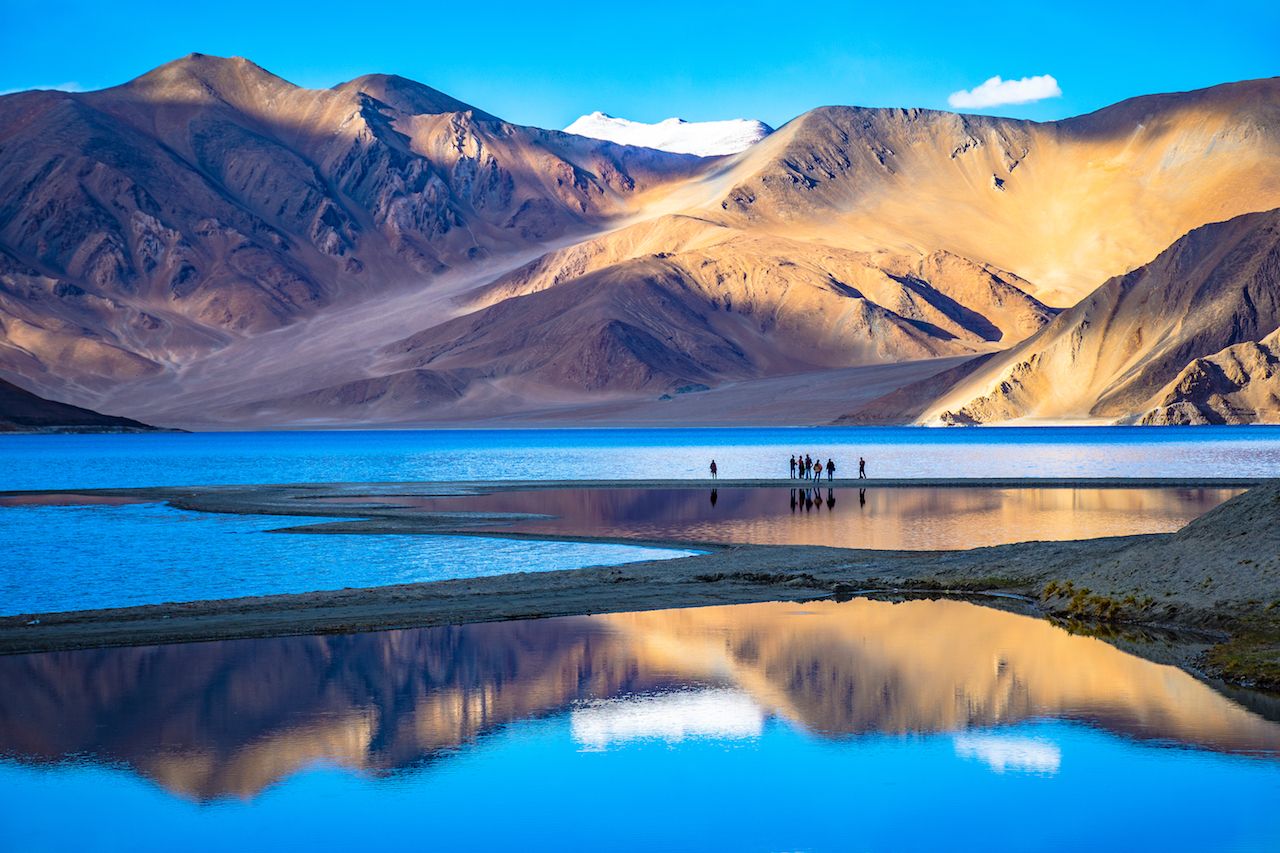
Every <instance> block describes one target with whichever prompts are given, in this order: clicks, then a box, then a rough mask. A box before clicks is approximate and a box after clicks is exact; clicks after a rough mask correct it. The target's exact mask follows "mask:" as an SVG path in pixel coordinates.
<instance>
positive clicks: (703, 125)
mask: <svg viewBox="0 0 1280 853" xmlns="http://www.w3.org/2000/svg"><path fill="white" fill-rule="evenodd" d="M564 130H565V133H576V134H577V135H578V136H589V137H591V138H592V139H603V140H605V141H607V142H616V143H618V144H619V145H637V146H640V147H642V148H657V149H658V150H659V151H670V152H672V153H675V154H697V155H698V156H699V157H715V156H717V155H720V154H737V153H738V152H739V151H745V150H746V149H748V148H750V147H751V146H752V145H754V144H755V143H757V142H759V141H760V140H761V139H764V138H765V137H766V136H768V135H769V134H770V133H772V132H773V128H771V127H769V125H767V124H765V123H764V122H761V121H756V120H755V119H746V118H733V119H728V120H727V121H685V120H684V119H681V118H669V119H665V120H663V121H660V122H658V123H656V124H646V123H644V122H642V121H630V120H628V119H625V118H615V117H613V116H611V115H606V114H605V113H601V112H594V113H591V114H590V115H585V116H583V117H582V118H580V119H578V120H577V121H575V122H574V123H573V124H571V125H569V126H568V127H566V128H565V129H564Z"/></svg>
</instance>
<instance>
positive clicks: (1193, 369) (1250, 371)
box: [1139, 329, 1280, 425]
mask: <svg viewBox="0 0 1280 853" xmlns="http://www.w3.org/2000/svg"><path fill="white" fill-rule="evenodd" d="M1259 422H1261V423H1276V422H1280V329H1277V330H1276V331H1274V332H1272V333H1271V334H1269V335H1267V336H1266V337H1265V338H1263V339H1262V340H1260V341H1249V342H1248V343H1243V344H1236V345H1235V346H1230V347H1227V348H1226V349H1224V350H1223V351H1222V352H1219V353H1215V354H1214V355H1211V356H1209V357H1208V358H1197V359H1196V360H1195V361H1193V362H1191V363H1190V364H1188V365H1187V366H1186V368H1184V369H1183V371H1182V372H1181V373H1179V374H1178V376H1177V378H1176V379H1174V380H1173V382H1171V383H1169V385H1168V386H1166V388H1165V391H1164V394H1163V395H1161V396H1160V397H1159V400H1158V402H1157V403H1156V405H1155V408H1153V409H1151V411H1149V412H1147V413H1146V414H1144V415H1143V416H1142V418H1141V420H1140V421H1139V423H1142V424H1145V425H1162V424H1178V425H1192V424H1248V423H1259Z"/></svg>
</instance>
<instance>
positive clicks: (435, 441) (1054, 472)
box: [0, 427, 1280, 491]
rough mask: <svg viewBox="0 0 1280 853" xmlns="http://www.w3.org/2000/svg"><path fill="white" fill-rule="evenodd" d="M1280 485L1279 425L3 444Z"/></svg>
mask: <svg viewBox="0 0 1280 853" xmlns="http://www.w3.org/2000/svg"><path fill="white" fill-rule="evenodd" d="M792 453H809V454H812V455H814V456H821V457H822V458H824V459H826V458H828V457H834V458H835V459H836V462H837V464H838V465H840V466H841V467H840V473H841V474H844V475H851V474H853V473H854V471H855V470H856V464H857V458H858V456H859V455H861V456H864V457H866V459H867V463H868V473H869V474H870V475H871V476H873V477H980V476H1001V477H1048V476H1082V477H1100V476H1188V477H1194V476H1220V477H1226V476H1243V477H1259V476H1277V475H1280V427H1169V428H1135V427H1097V428H1095V427H1070V428H1046V427H1037V428H986V429H922V428H910V427H895V428H869V427H839V428H838V427H821V428H769V429H685V430H680V429H676V430H652V429H651V430H633V429H596V430H492V431H485V430H441V431H407V432H273V433H196V434H190V435H185V434H154V435H49V436H42V435H28V436H4V437H0V491H3V490H14V489H73V488H82V489H83V488H95V487H112V486H117V487H126V486H158V485H174V486H177V485H212V484H231V483H293V482H375V481H403V480H437V481H438V480H470V479H474V480H497V479H531V480H540V479H637V478H640V479H644V478H653V477H680V478H689V477H704V476H706V471H707V464H708V462H709V461H710V459H711V458H712V457H714V458H715V459H716V461H717V463H718V464H719V467H720V476H721V477H726V478H733V477H774V476H776V477H784V476H786V462H787V459H788V457H789V456H790V455H791V454H792Z"/></svg>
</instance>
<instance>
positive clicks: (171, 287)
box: [0, 55, 1280, 426]
mask: <svg viewBox="0 0 1280 853" xmlns="http://www.w3.org/2000/svg"><path fill="white" fill-rule="evenodd" d="M1278 129H1280V78H1270V79H1266V80H1258V81H1245V82H1241V83H1236V84H1223V85H1222V86H1218V87H1213V88H1211V89H1206V90H1197V91H1194V92H1190V93H1180V94H1177V93H1175V94H1170V95H1160V96H1143V97H1140V98H1135V99H1130V100H1127V101H1124V102H1120V103H1118V104H1115V105H1112V106H1111V107H1108V108H1104V109H1103V110H1099V111H1096V112H1094V113H1090V114H1087V115H1084V116H1079V117H1075V118H1071V119H1064V120H1062V121H1059V122H1050V123H1036V122H1026V121H1020V120H1014V119H1003V118H999V117H988V116H971V115H964V114H957V113H947V112H939V111H929V110H914V109H883V108H859V107H823V108H818V109H815V110H811V111H809V112H807V113H805V114H804V115H802V116H799V117H797V118H796V119H793V120H792V121H791V122H788V123H787V124H785V125H783V126H782V127H781V128H779V129H778V130H777V131H775V132H774V133H772V134H770V135H768V136H766V137H765V138H764V139H762V140H761V141H759V142H757V143H755V144H753V145H751V146H750V147H749V148H747V149H745V150H744V151H742V152H740V153H736V154H728V155H724V156H721V157H716V158H700V157H696V156H692V155H682V154H673V153H669V152H662V151H657V150H653V149H649V148H638V147H633V146H626V145H618V144H615V143H611V142H604V141H599V140H593V139H589V138H586V137H582V136H578V135H574V134H567V133H563V132H560V131H555V130H543V129H540V128H529V127H522V126H519V125H514V124H511V123H508V122H505V121H503V120H502V119H501V118H499V117H496V116H494V115H492V114H490V113H487V112H485V111H483V110H481V109H479V108H476V107H473V106H471V105H469V104H466V103H464V102H462V101H460V100H457V99H455V98H452V97H451V96H449V95H447V94H445V93H442V92H439V91H438V90H435V89H432V88H431V87H429V86H425V85H423V84H419V83H415V82H414V81H411V80H407V79H406V78H403V77H398V76H396V75H385V74H369V75H362V76H360V77H356V78H354V79H352V80H348V81H345V82H342V83H338V84H336V85H334V86H333V87H330V88H328V89H304V88H301V87H297V86H294V85H293V84H291V83H289V82H288V81H286V80H283V79H282V78H280V77H277V76H275V75H273V74H271V73H270V72H269V71H266V70H265V69H262V68H260V67H259V66H257V65H254V64H253V63H252V62H249V61H248V60H245V59H240V58H235V59H223V58H219V57H209V56H203V55H193V56H190V57H185V58H183V59H180V60H176V61H174V62H172V63H167V64H166V65H164V66H161V67H160V68H158V69H155V70H153V71H151V72H148V73H147V74H144V75H141V76H140V77H138V78H135V80H133V81H130V82H129V83H125V84H122V85H121V86H117V87H112V88H110V89H104V90H99V91H97V92H89V93H65V92H26V93H17V94H12V95H7V96H2V97H0V191H2V192H0V374H2V375H5V376H8V377H11V378H14V379H18V380H20V381H22V382H23V383H24V384H26V385H28V386H29V387H32V388H33V389H35V390H36V391H37V392H39V393H43V394H45V395H50V396H57V397H59V398H62V399H68V400H70V401H72V402H74V403H76V404H78V405H86V406H90V407H94V408H106V409H108V410H114V411H127V412H130V413H131V414H137V415H138V416H140V417H143V418H144V419H146V420H150V421H152V422H160V423H174V424H183V425H190V426H196V425H200V424H217V425H221V426H234V425H236V424H238V423H254V424H256V425H265V426H271V425H273V424H277V423H292V422H295V421H297V420H298V419H299V418H302V419H305V418H307V417H311V416H314V415H316V414H317V410H319V414H320V415H321V416H323V413H324V411H325V410H326V409H328V410H330V411H331V413H332V421H333V422H334V423H342V422H346V423H364V422H368V423H379V422H383V421H382V420H381V419H383V418H384V415H383V414H381V412H382V411H383V407H384V406H386V405H388V404H386V403H385V401H387V400H389V399H392V398H394V400H395V404H394V406H390V407H389V408H388V412H390V409H394V410H395V411H394V413H391V414H388V415H386V416H385V417H387V418H390V419H391V420H392V421H394V422H397V423H401V422H410V423H412V422H420V423H428V422H431V421H432V420H433V419H436V418H441V417H445V418H454V417H456V416H457V414H456V413H457V412H459V411H467V412H474V413H475V417H477V418H480V419H483V418H485V417H487V416H490V415H492V416H501V417H519V416H520V413H521V412H522V411H534V410H542V409H544V408H545V407H546V406H547V405H555V406H561V405H563V406H567V407H569V409H567V410H566V411H569V410H571V409H572V407H573V406H576V405H583V404H588V403H590V404H593V405H594V403H596V402H599V401H610V400H618V401H622V400H626V401H628V402H627V405H628V406H631V405H633V404H639V403H641V402H643V401H644V400H646V399H647V400H652V401H655V402H656V401H657V400H658V399H659V398H661V397H664V396H670V394H671V393H672V392H674V391H675V390H677V389H682V388H686V387H694V386H697V387H702V386H706V387H711V388H715V387H718V386H719V385H721V384H726V383H728V384H735V383H736V384H743V383H746V384H743V388H744V389H745V388H746V387H747V385H749V383H751V382H757V381H766V380H769V381H771V380H772V379H775V378H777V377H780V376H786V375H793V374H794V375H812V376H815V377H816V376H818V375H819V374H821V373H822V372H824V371H844V370H873V369H874V368H875V367H876V366H877V365H886V366H888V365H894V364H902V363H906V362H911V361H913V360H924V361H931V360H934V359H944V360H945V359H956V358H959V357H963V356H966V355H967V356H977V355H983V354H989V353H992V352H998V351H1000V350H1006V349H1008V348H1009V347H1011V346H1015V345H1017V344H1018V343H1019V342H1020V341H1022V340H1023V339H1025V338H1028V337H1029V336H1033V335H1035V334H1036V333H1037V331H1038V330H1039V329H1040V328H1041V327H1042V326H1044V325H1045V324H1046V323H1049V322H1050V321H1053V319H1054V317H1055V316H1060V315H1059V314H1058V310H1059V308H1060V307H1062V306H1066V305H1070V304H1073V303H1075V302H1077V301H1078V298H1077V296H1079V297H1084V296H1085V295H1087V294H1088V293H1090V292H1092V291H1093V289H1094V288H1095V287H1096V286H1098V285H1100V284H1102V283H1103V282H1104V281H1106V280H1107V279H1108V278H1111V277H1114V276H1115V275H1124V274H1128V273H1130V272H1132V271H1133V270H1136V269H1138V268H1140V267H1142V266H1143V265H1146V264H1148V263H1149V262H1150V261H1151V259H1152V258H1155V257H1156V256H1158V255H1159V254H1160V253H1161V252H1163V251H1165V250H1166V249H1167V248H1168V247H1169V246H1170V245H1172V244H1173V243H1174V242H1176V241H1177V240H1178V239H1180V238H1182V237H1183V236H1184V235H1185V234H1187V233H1188V232H1190V231H1193V230H1194V229H1196V228H1198V227H1200V226H1203V225H1205V224H1206V223H1209V222H1217V221H1225V220H1228V219H1231V218H1233V217H1236V216H1239V215H1242V214H1246V213H1250V212H1254V211H1256V210H1269V209H1272V208H1275V207H1280V165H1278V164H1280V130H1278ZM1161 241H1163V242H1161ZM508 302H510V303H511V304H510V305H506V304H505V303H508ZM525 312H530V313H525ZM562 315H563V316H565V317H573V318H576V319H575V320H573V321H565V320H562V319H561V317H562ZM535 317H541V318H542V319H541V320H538V321H537V322H534V320H533V318H535ZM526 321H527V322H526ZM530 324H532V325H534V326H538V327H539V328H540V329H541V333H540V334H538V335H530V334H528V331H529V326H530ZM539 324H542V325H540V326H539ZM1269 331H1271V330H1270V329H1268V330H1263V331H1259V332H1258V334H1257V336H1256V338H1255V339H1260V338H1261V337H1262V336H1263V335H1265V334H1266V333H1267V332H1269ZM1217 340H1219V341H1222V340H1224V339H1222V338H1218V339H1217ZM515 342H523V343H519V344H518V345H517V344H516V343H515ZM1239 342H1240V341H1235V343H1239ZM1218 349H1221V347H1218V348H1216V349H1215V350H1213V352H1217V351H1218ZM1213 352H1203V353H1195V356H1197V357H1207V356H1210V355H1212V354H1213ZM994 358H995V360H997V361H998V360H999V356H996V357H994ZM948 363H950V362H948ZM1185 366H1186V362H1183V363H1182V364H1180V365H1178V369H1181V368H1182V367H1185ZM853 375H854V374H850V376H851V377H852V376H853ZM857 375H858V376H860V377H862V376H869V374H864V373H860V374H857ZM901 375H907V374H906V373H903V374H901ZM912 375H919V373H918V372H916V373H913V374H912ZM975 375H980V374H975ZM1172 378H1173V377H1172V376H1170V377H1166V379H1172ZM850 381H854V380H853V379H851V380H850ZM857 381H863V380H861V379H859V380H857ZM870 381H872V383H873V384H875V383H876V382H877V381H878V380H870ZM823 387H824V388H826V389H827V391H826V393H838V390H837V386H836V385H833V384H831V383H824V384H823ZM850 393H851V394H852V396H853V397H858V396H859V395H858V394H857V393H855V392H854V390H853V389H850ZM375 397H376V400H377V401H380V402H378V403H377V404H376V405H369V401H370V400H372V399H373V398H375ZM307 401H310V402H307ZM291 405H292V406H297V407H300V408H298V410H297V411H290V409H289V407H290V406H291ZM836 411H839V409H838V408H837V409H836ZM1141 414H1142V413H1141V412H1126V413H1125V415H1126V416H1127V415H1133V416H1138V415H1141ZM264 419H265V420H264Z"/></svg>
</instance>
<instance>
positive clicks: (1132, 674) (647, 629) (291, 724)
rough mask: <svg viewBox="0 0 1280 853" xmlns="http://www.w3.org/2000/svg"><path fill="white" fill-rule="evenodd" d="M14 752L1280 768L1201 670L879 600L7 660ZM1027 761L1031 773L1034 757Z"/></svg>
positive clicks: (251, 785)
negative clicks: (701, 747)
mask: <svg viewBox="0 0 1280 853" xmlns="http://www.w3.org/2000/svg"><path fill="white" fill-rule="evenodd" d="M0 685H2V686H3V689H0V754H3V755H5V756H7V757H9V758H11V759H15V760H17V761H19V762H23V763H30V764H38V765H49V764H59V763H62V762H65V761H71V760H75V761H83V760H84V759H85V758H86V757H88V758H89V759H90V760H93V761H100V762H103V763H110V764H117V765H124V766H127V767H129V768H132V769H133V770H134V771H136V772H137V773H139V774H142V775H143V776H146V777H149V778H151V779H153V780H155V781H156V782H158V783H159V784H160V785H162V786H163V787H164V788H165V789H167V790H169V791H170V792H173V793H175V794H179V795H182V796H184V797H190V798H194V799H198V800H208V799H213V798H218V797H223V796H228V795H230V796H236V797H242V798H252V797H254V796H255V795H257V794H258V793H260V792H261V791H262V790H263V789H264V788H266V787H267V786H269V785H271V784H273V783H275V782H277V781H279V780H281V779H284V778H287V777H289V776H291V775H292V774H294V773H296V772H298V771H299V770H301V769H303V768H306V767H308V766H311V765H313V764H315V763H317V762H327V763H332V764H337V765H340V766H343V767H347V768H350V769H351V770H354V771H358V772H361V773H368V774H382V773H386V772H389V771H394V770H398V769H403V768H410V767H419V768H420V772H426V773H430V772H432V770H431V769H430V768H429V767H426V766H424V765H429V764H430V763H431V762H433V761H437V760H446V761H447V760H449V756H450V754H451V753H454V752H456V751H458V750H459V749H464V750H465V749H466V747H467V746H468V744H471V743H473V742H475V741H476V740H477V739H479V738H481V737H483V736H484V735H485V734H486V733H490V732H493V731H494V730H496V729H498V728H499V727H502V726H503V725H504V724H508V723H514V722H518V721H522V720H527V719H531V718H538V717H544V716H550V715H557V714H561V713H565V712H568V713H569V714H570V715H571V717H572V725H571V729H572V734H573V738H574V739H575V741H576V742H577V743H578V745H579V747H580V748H584V749H593V750H599V749H609V748H611V747H617V746H619V745H621V744H626V743H628V742H631V741H636V740H644V739H651V738H658V739H664V740H667V741H669V742H676V741H680V740H682V739H685V738H708V737H710V738H716V737H719V738H730V739H750V738H752V737H755V736H756V735H758V734H759V732H760V730H761V727H762V726H763V723H764V721H765V720H766V719H768V718H772V717H776V718H780V719H782V720H785V721H788V722H789V723H791V724H793V725H795V726H797V727H799V728H800V729H801V730H803V731H807V732H808V733H810V734H811V735H812V736H815V737H818V738H821V739H838V738H849V737H856V736H860V735H866V734H873V733H880V734H887V735H901V734H909V733H935V732H953V733H956V742H955V750H956V753H957V754H958V755H965V756H975V757H978V758H980V759H981V760H984V761H987V762H988V763H989V764H991V765H992V766H993V767H995V766H996V765H997V764H1001V765H1002V766H1030V767H1032V768H1033V769H1039V770H1041V771H1052V770H1053V769H1054V767H1055V766H1056V765H1055V762H1056V758H1055V757H1054V754H1053V752H1052V750H1050V751H1048V752H1046V751H1045V749H1044V747H1043V745H1038V744H1037V743H1036V742H1031V743H1029V744H1027V743H1023V744H1019V743H1018V742H1016V741H1015V742H1006V741H1003V740H1001V739H1000V737H999V735H998V734H997V733H994V732H993V729H997V728H998V727H1001V726H1006V725H1013V724H1017V723H1019V722H1023V721H1026V720H1029V719H1032V718H1046V717H1049V718H1059V719H1065V720H1073V721H1081V722H1085V723H1088V724H1091V725H1094V726H1097V727H1100V728H1102V729H1104V730H1107V731H1110V732H1112V733H1115V734H1119V735H1124V736H1128V737H1132V738H1137V739H1142V740H1146V739H1160V740H1163V741H1169V742H1172V743H1176V744H1180V745H1186V746H1189V747H1197V748H1201V749H1206V750H1213V751H1218V752H1230V753H1248V754H1255V755H1263V756H1268V757H1270V758H1274V757H1275V756H1277V755H1280V724H1277V723H1275V722H1272V721H1269V720H1267V719H1264V718H1263V717H1261V716H1259V715H1257V714H1255V713H1253V712H1251V711H1248V710H1246V709H1245V708H1243V707H1242V706H1240V705H1238V704H1236V703H1235V702H1233V701H1231V700H1230V699H1228V698H1226V697H1224V696H1222V695H1220V694H1218V693H1216V692H1215V691H1213V690H1212V689H1210V688H1209V687H1207V686H1205V685H1204V684H1202V683H1200V682H1198V681H1196V680H1195V679H1193V678H1192V677H1191V676H1189V675H1186V674H1185V673H1183V672H1181V671H1179V670H1176V669H1173V668H1171V667H1166V666H1160V665H1156V664H1153V663H1149V662H1147V661H1145V660H1142V659H1140V658H1136V657H1133V656H1130V655H1127V654H1125V653H1123V652H1121V651H1119V650H1117V649H1116V648H1114V647H1112V646H1110V645H1107V644H1105V643H1103V642H1101V641H1099V640H1096V639H1092V638H1087V637H1081V636H1073V635H1071V634H1068V633H1067V632H1065V631H1063V630H1061V629H1059V628H1057V627H1055V626H1053V625H1051V624H1049V623H1047V622H1045V621H1042V620H1038V619H1035V618H1031V617H1027V616H1022V615H1017V614H1012V613H1007V612H1003V611H999V610H994V609H990V608H985V607H980V606H977V605H973V604H969V603H966V602H961V601H950V600H942V601H924V600H916V601H907V602H899V603H891V602H884V601H873V600H865V599H858V600H854V601H849V602H843V603H835V602H829V601H828V602H815V603H810V604H805V605H802V606H801V605H795V604H790V603H785V604H783V603H779V604H756V605H738V606H726V607H706V608H695V609H685V610H668V611H655V612H648V613H626V614H614V615H602V616H592V617H570V618H557V619H546V620H536V621H521V622H508V623H491V624H480V625H465V626H458V627H444V628H429V629H420V630H407V631H387V632H382V633H371V634H358V635H348V636H325V637H292V638H280V639H265V640H240V641H227V642H216V643H203V644H191V645H172V646H158V647H145V648H126V649H99V650H86V651H76V652H60V653H47V654H38V655H25V656H13V657H6V658H0ZM1020 762H1021V763H1020Z"/></svg>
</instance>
